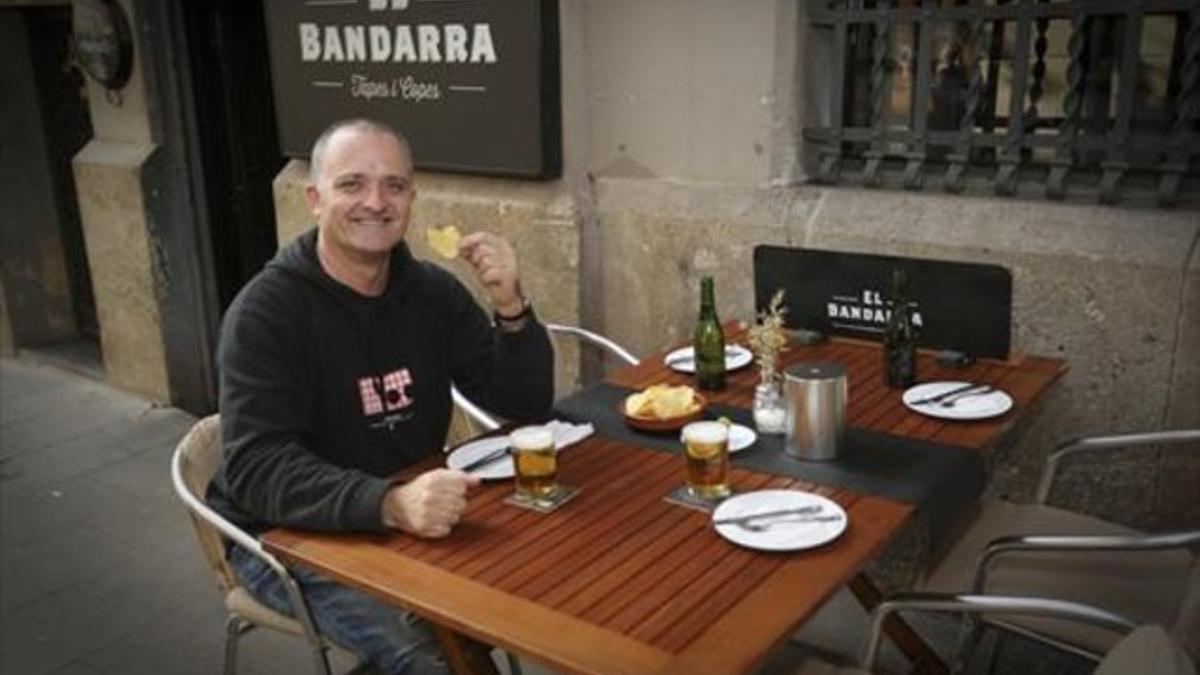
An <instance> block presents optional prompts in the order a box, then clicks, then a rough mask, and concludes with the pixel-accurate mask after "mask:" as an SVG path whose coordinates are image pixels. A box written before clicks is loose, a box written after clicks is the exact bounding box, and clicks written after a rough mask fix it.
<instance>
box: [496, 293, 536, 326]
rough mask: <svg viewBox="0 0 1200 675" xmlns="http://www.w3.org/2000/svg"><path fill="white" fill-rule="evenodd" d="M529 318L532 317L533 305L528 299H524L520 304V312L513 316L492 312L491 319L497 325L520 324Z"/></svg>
mask: <svg viewBox="0 0 1200 675" xmlns="http://www.w3.org/2000/svg"><path fill="white" fill-rule="evenodd" d="M530 316H533V303H532V302H530V300H529V298H525V301H524V302H522V303H521V311H519V312H517V313H516V314H514V315H513V316H504V315H503V314H501V313H500V312H497V311H492V319H493V320H494V321H495V322H496V323H497V324H501V323H504V324H514V323H522V322H524V321H525V320H527V319H528V318H529V317H530Z"/></svg>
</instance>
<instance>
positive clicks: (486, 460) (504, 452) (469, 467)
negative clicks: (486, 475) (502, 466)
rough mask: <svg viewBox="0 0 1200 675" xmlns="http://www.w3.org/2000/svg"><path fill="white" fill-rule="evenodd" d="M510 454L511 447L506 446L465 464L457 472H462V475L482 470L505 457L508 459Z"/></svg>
mask: <svg viewBox="0 0 1200 675" xmlns="http://www.w3.org/2000/svg"><path fill="white" fill-rule="evenodd" d="M510 454H512V446H509V445H506V446H504V447H503V448H496V449H495V450H493V451H491V452H489V453H488V454H486V455H484V456H483V457H480V458H479V459H476V460H474V461H471V462H467V463H466V464H464V465H463V466H461V467H459V469H458V470H459V471H462V472H463V473H471V472H472V471H474V470H475V469H482V468H483V467H485V466H487V465H489V464H495V463H496V462H499V461H500V460H502V459H504V458H505V457H508V456H509V455H510Z"/></svg>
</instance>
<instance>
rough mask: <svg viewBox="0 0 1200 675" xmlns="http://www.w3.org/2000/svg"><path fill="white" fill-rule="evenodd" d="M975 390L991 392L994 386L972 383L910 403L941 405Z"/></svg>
mask: <svg viewBox="0 0 1200 675" xmlns="http://www.w3.org/2000/svg"><path fill="white" fill-rule="evenodd" d="M975 389H986V390H988V391H991V389H992V385H990V384H980V383H978V382H972V383H971V384H964V385H963V386H961V387H955V388H953V389H948V390H946V391H943V392H942V393H940V394H934V395H933V396H926V397H925V398H919V399H917V400H915V401H912V402H910V403H909V405H927V404H929V403H941V402H942V401H943V400H945V399H947V398H950V397H951V396H957V395H959V394H966V393H967V392H970V391H972V390H975Z"/></svg>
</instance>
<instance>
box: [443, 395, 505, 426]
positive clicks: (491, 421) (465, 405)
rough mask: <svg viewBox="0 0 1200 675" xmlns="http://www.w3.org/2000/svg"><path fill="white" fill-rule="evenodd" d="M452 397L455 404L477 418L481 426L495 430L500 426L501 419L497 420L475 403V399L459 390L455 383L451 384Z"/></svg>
mask: <svg viewBox="0 0 1200 675" xmlns="http://www.w3.org/2000/svg"><path fill="white" fill-rule="evenodd" d="M450 398H452V399H454V405H456V406H458V407H459V408H462V410H463V412H465V413H466V414H467V416H468V417H470V418H471V419H473V420H475V422H476V423H477V424H479V426H481V427H483V428H484V429H487V430H488V431H495V430H496V429H499V428H500V421H499V420H497V419H496V418H495V417H493V416H492V415H491V414H490V413H488V412H487V411H485V410H484V409H483V408H480V407H479V406H478V405H475V402H474V401H472V400H471V399H469V398H467V396H466V394H463V393H462V392H461V391H459V390H458V387H456V386H454V385H453V384H452V385H450Z"/></svg>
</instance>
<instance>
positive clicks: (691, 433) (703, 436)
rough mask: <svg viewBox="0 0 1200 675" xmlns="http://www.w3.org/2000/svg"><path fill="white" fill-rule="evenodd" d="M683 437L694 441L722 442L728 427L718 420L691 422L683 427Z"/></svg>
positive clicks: (727, 435) (726, 437) (726, 436)
mask: <svg viewBox="0 0 1200 675" xmlns="http://www.w3.org/2000/svg"><path fill="white" fill-rule="evenodd" d="M683 437H684V439H685V440H689V441H692V442H694V443H724V442H725V440H726V439H728V438H729V427H727V426H725V425H724V424H722V423H720V422H692V423H691V424H689V425H687V426H686V427H684V428H683Z"/></svg>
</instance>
